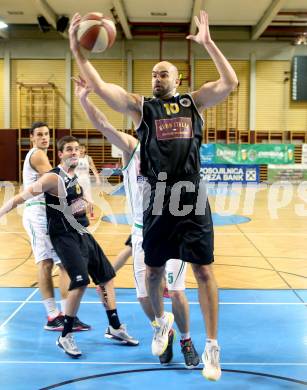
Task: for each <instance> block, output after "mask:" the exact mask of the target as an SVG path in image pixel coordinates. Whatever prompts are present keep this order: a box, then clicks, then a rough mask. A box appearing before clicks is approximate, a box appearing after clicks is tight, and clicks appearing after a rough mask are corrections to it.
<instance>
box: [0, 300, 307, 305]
mask: <svg viewBox="0 0 307 390" xmlns="http://www.w3.org/2000/svg"><path fill="white" fill-rule="evenodd" d="M22 302H24V303H35V304H38V303H40V304H41V303H42V301H1V300H0V304H1V303H22ZM57 303H59V302H57ZM81 303H82V304H86V305H97V304H99V305H100V304H101V302H100V301H82V302H81ZM116 303H117V304H122V305H139V304H140V303H139V302H137V301H135V302H131V301H130V302H128V301H117V302H116ZM164 304H165V305H171V304H172V302H164ZM189 304H190V305H199V302H189ZM219 304H220V305H307V302H219Z"/></svg>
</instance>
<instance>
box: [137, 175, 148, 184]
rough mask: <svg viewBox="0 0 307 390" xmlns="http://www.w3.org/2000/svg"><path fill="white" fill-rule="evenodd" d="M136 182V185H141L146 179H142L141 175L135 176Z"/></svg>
mask: <svg viewBox="0 0 307 390" xmlns="http://www.w3.org/2000/svg"><path fill="white" fill-rule="evenodd" d="M136 181H137V183H143V182H144V181H147V177H144V176H142V175H137V178H136Z"/></svg>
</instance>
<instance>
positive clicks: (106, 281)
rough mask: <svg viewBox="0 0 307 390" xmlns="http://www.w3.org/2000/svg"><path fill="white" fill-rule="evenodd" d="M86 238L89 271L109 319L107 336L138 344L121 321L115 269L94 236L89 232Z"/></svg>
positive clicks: (134, 344)
mask: <svg viewBox="0 0 307 390" xmlns="http://www.w3.org/2000/svg"><path fill="white" fill-rule="evenodd" d="M85 240H86V241H87V245H88V254H89V262H88V271H89V274H90V275H91V277H92V279H93V282H94V283H95V284H96V285H97V286H99V288H98V289H97V291H98V293H99V296H100V299H101V302H102V303H103V306H104V308H105V310H106V314H107V317H108V321H109V326H108V327H107V329H106V332H105V337H106V338H108V339H115V340H118V341H120V342H122V343H124V344H126V345H133V346H136V345H138V344H139V341H138V340H136V339H135V338H133V337H132V336H130V335H129V334H128V332H127V328H126V325H125V324H122V323H121V322H120V319H119V315H118V313H117V308H116V295H115V289H114V283H113V279H114V277H115V272H114V269H113V267H112V265H111V263H110V262H109V260H108V259H107V257H106V256H105V254H104V253H103V250H102V248H101V247H100V246H99V245H98V243H97V242H96V240H95V239H94V237H93V236H92V235H90V234H88V235H86V236H85Z"/></svg>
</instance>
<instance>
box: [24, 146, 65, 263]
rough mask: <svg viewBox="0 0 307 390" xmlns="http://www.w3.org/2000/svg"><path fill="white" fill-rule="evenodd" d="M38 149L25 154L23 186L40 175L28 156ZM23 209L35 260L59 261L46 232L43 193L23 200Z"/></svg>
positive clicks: (31, 182) (29, 183) (26, 185)
mask: <svg viewBox="0 0 307 390" xmlns="http://www.w3.org/2000/svg"><path fill="white" fill-rule="evenodd" d="M37 150H38V149H37V148H32V149H31V150H30V151H29V152H28V153H27V155H26V158H25V161H24V164H23V171H22V177H23V186H24V188H27V187H29V186H30V185H31V184H33V183H35V182H36V181H37V180H38V179H39V177H40V175H39V173H38V172H37V171H36V170H35V169H34V168H32V166H31V164H30V158H31V156H32V155H33V153H35V152H36V151H37ZM25 206H26V207H25V210H24V212H23V218H22V222H23V226H24V228H25V230H26V232H27V233H28V236H29V237H30V240H31V246H32V251H33V255H34V258H35V262H36V263H39V262H40V261H42V260H46V259H52V260H53V261H54V263H55V264H58V263H61V260H60V259H59V257H58V256H57V254H56V252H55V250H54V249H53V246H52V244H51V241H50V237H49V235H48V232H47V215H46V202H45V196H44V194H40V195H37V196H35V197H34V198H32V199H29V200H27V201H26V202H25Z"/></svg>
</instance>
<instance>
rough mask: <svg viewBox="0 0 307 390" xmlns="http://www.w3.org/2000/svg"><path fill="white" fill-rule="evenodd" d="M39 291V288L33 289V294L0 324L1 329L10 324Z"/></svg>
mask: <svg viewBox="0 0 307 390" xmlns="http://www.w3.org/2000/svg"><path fill="white" fill-rule="evenodd" d="M37 291H38V288H36V289H35V290H34V291H32V292H31V294H30V295H29V296H28V297H27V298H26V299H25V300H24V301H21V302H22V303H21V305H19V306H18V307H17V309H16V310H14V311H13V313H12V314H11V315H10V316H9V317H8V318H7V319H6V320H5V321H4V322H3V323H2V324H1V325H0V330H2V329H3V328H4V327H5V325H6V324H8V323H9V322H10V321H11V319H12V318H14V317H15V315H16V314H17V313H18V312H19V311H20V310H21V309H22V308H23V307H24V305H25V304H26V303H28V302H29V300H30V299H31V298H32V297H33V296H34V295H35V294H36V293H37Z"/></svg>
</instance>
